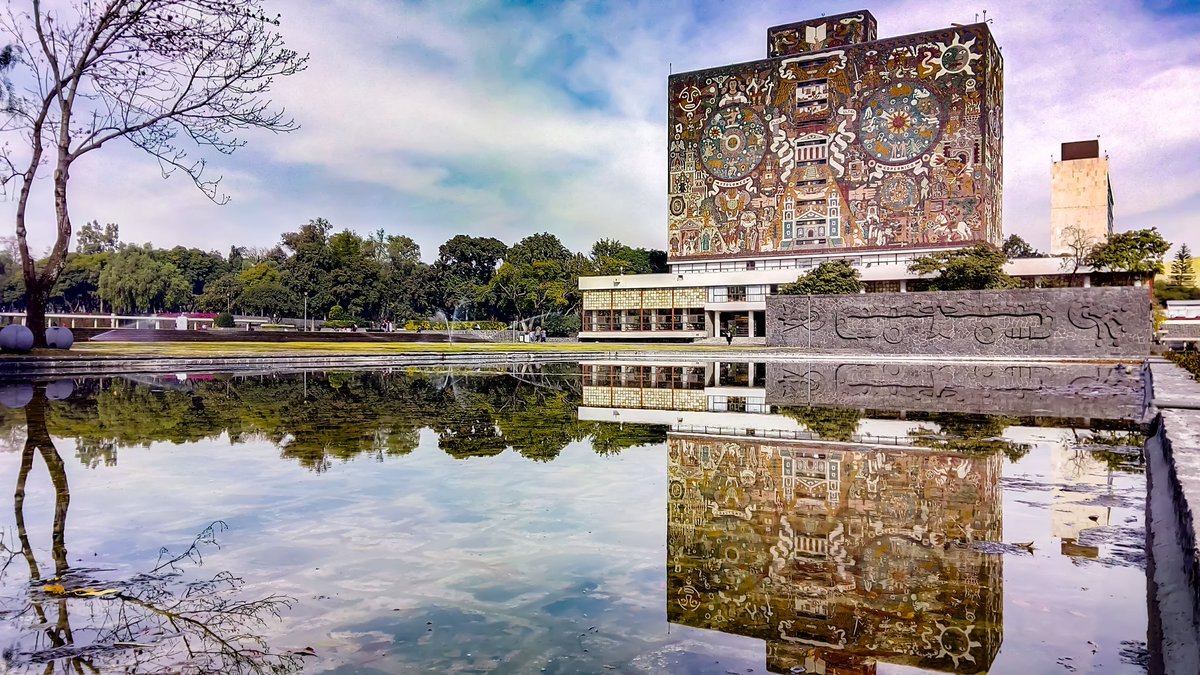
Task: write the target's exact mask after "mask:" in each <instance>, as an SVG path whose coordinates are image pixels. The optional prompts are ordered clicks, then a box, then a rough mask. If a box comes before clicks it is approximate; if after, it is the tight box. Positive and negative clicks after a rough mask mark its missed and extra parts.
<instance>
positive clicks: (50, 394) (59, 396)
mask: <svg viewBox="0 0 1200 675" xmlns="http://www.w3.org/2000/svg"><path fill="white" fill-rule="evenodd" d="M74 393H75V380H55V381H53V382H51V383H49V384H47V385H46V398H48V399H50V400H51V401H65V400H66V399H68V398H71V394H74Z"/></svg>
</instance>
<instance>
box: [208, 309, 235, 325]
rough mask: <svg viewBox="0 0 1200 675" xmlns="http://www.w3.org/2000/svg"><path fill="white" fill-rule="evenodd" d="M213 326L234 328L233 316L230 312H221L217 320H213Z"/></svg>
mask: <svg viewBox="0 0 1200 675" xmlns="http://www.w3.org/2000/svg"><path fill="white" fill-rule="evenodd" d="M213 326H215V327H217V328H233V326H234V323H233V315H232V314H230V313H229V312H221V313H220V314H218V315H217V318H215V319H213Z"/></svg>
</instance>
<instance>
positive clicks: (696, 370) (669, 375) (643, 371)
mask: <svg viewBox="0 0 1200 675" xmlns="http://www.w3.org/2000/svg"><path fill="white" fill-rule="evenodd" d="M580 368H581V369H582V371H583V373H582V374H583V381H584V383H585V384H588V385H589V386H594V387H638V388H642V389H703V388H704V386H705V373H704V368H703V367H695V366H610V365H588V364H584V365H581V366H580Z"/></svg>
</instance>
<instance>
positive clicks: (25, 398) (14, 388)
mask: <svg viewBox="0 0 1200 675" xmlns="http://www.w3.org/2000/svg"><path fill="white" fill-rule="evenodd" d="M32 400H33V385H32V384H29V383H28V382H21V383H18V384H0V405H2V406H4V407H5V408H13V409H14V410H15V409H17V408H24V407H25V406H27V405H29V402H30V401H32Z"/></svg>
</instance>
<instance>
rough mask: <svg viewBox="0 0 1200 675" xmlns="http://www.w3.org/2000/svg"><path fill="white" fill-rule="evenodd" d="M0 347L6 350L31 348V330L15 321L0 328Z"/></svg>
mask: <svg viewBox="0 0 1200 675" xmlns="http://www.w3.org/2000/svg"><path fill="white" fill-rule="evenodd" d="M0 348H2V349H4V351H6V352H27V351H29V350H30V349H33V331H31V330H29V329H28V328H26V327H25V326H22V325H21V324H17V323H10V324H9V325H7V326H5V327H4V328H0Z"/></svg>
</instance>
